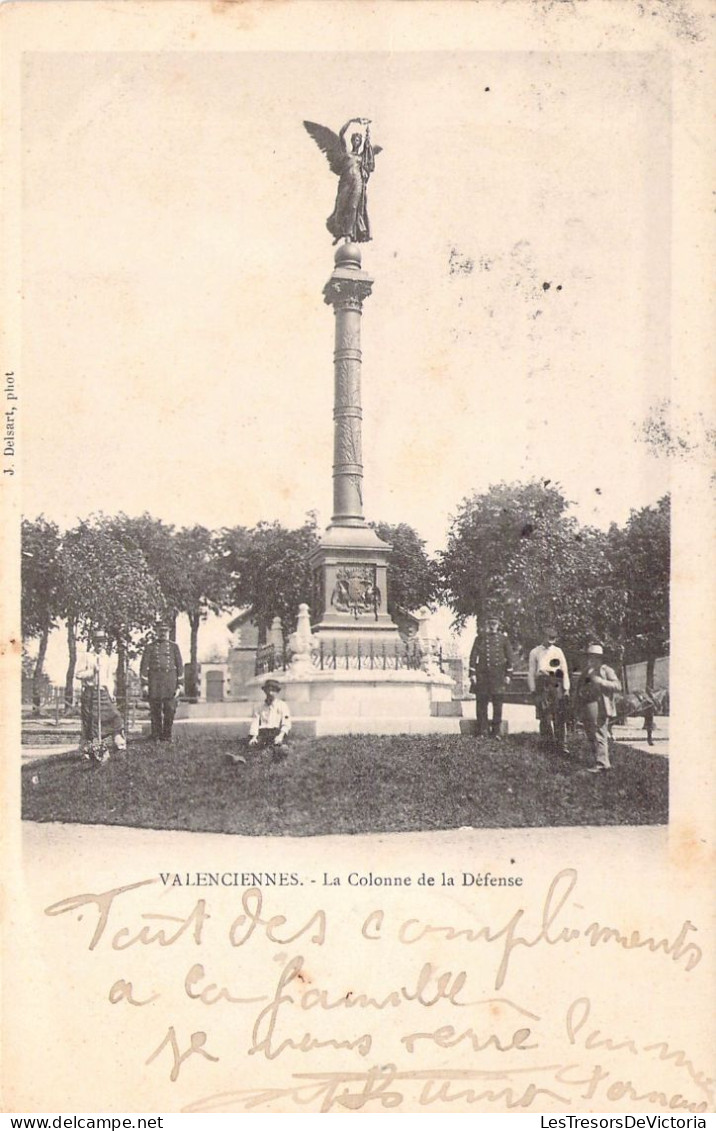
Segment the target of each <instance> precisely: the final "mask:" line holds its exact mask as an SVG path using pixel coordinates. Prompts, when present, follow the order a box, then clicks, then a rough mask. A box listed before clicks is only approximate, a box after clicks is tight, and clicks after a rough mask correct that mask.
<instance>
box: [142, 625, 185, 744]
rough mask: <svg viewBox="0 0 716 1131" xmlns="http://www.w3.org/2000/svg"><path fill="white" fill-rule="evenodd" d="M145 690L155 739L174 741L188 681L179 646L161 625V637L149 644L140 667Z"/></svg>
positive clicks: (159, 634)
mask: <svg viewBox="0 0 716 1131" xmlns="http://www.w3.org/2000/svg"><path fill="white" fill-rule="evenodd" d="M139 675H140V678H141V681H142V690H143V691H144V692H146V694H147V697H148V699H149V714H150V717H151V720H152V738H153V739H154V740H155V741H158V742H171V737H172V725H173V723H174V715H175V713H176V709H177V699H178V696H179V695H180V693H181V689H182V685H183V682H184V664H183V661H182V658H181V652H180V651H179V645H178V644H176V643H175V642H174V641H173V640H170V639H169V628H168V626H167V625H166V624H165V623H164V622H163V621H161V622H159V624H158V625H157V639H156V640H153V641H152V642H151V644H147V647H146V648H145V649H144V655H143V656H142V664H141V667H140V669H139Z"/></svg>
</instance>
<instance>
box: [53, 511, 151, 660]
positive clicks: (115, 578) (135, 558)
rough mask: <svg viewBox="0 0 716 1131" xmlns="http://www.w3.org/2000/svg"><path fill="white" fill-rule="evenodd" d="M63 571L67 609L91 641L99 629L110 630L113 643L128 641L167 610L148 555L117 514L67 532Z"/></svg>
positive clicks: (87, 522) (88, 640)
mask: <svg viewBox="0 0 716 1131" xmlns="http://www.w3.org/2000/svg"><path fill="white" fill-rule="evenodd" d="M62 572H63V577H64V596H65V600H64V613H65V615H66V616H69V617H73V618H74V620H75V622H76V623H77V626H78V630H79V632H80V635H81V636H82V637H83V638H84V639H85V640H86V641H87V642H88V643H90V644H91V643H93V641H94V638H95V635H96V633H97V631H98V630H102V631H103V632H105V633H106V634H107V637H108V641H109V644H110V647H111V646H112V644H115V645H118V644H119V643H120V642H124V643H126V642H129V641H130V639H131V638H132V636H133V634H136V633H145V632H146V631H147V629H149V628H150V627H151V626H152V624H153V623H154V622H155V621H156V619H157V617H158V616H161V615H163V614H164V613H165V610H166V606H165V602H164V597H163V594H162V591H161V588H160V585H159V583H158V581H157V580H156V578H155V577H154V576H153V575H152V573H151V571H150V569H149V567H148V566H147V563H146V560H145V557H144V554H143V553H142V552H141V550H139V549H138V548H137V546H136V545H135V544H134V542H133V541H132V539H131V538H129V537H127V535H126V532H125V531H124V529H123V524H122V523H117V522H116V521H115V520H114V519H111V518H106V517H104V516H102V515H100V516H96V517H93V518H90V519H86V520H84V521H82V522H80V523H79V525H78V526H76V527H75V528H74V529H73V530H70V531H68V532H67V534H66V535H65V538H64V543H63V548H62ZM135 647H136V645H135Z"/></svg>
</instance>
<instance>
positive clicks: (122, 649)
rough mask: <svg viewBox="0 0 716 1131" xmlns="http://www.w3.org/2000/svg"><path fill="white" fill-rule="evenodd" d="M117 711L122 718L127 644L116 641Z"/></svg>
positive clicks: (122, 641) (125, 682)
mask: <svg viewBox="0 0 716 1131" xmlns="http://www.w3.org/2000/svg"><path fill="white" fill-rule="evenodd" d="M117 710H118V711H119V713H120V715H122V716H123V717H124V715H125V714H126V711H127V643H126V641H125V640H123V639H122V637H121V636H120V637H119V638H118V639H117Z"/></svg>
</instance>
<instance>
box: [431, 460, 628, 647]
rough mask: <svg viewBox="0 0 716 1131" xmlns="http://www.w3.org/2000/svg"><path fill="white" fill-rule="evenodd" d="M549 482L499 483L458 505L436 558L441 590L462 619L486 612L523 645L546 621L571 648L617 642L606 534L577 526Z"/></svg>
mask: <svg viewBox="0 0 716 1131" xmlns="http://www.w3.org/2000/svg"><path fill="white" fill-rule="evenodd" d="M568 511H569V502H568V500H567V499H566V498H565V496H564V494H563V493H562V490H561V488H560V487H559V486H558V485H556V484H551V483H543V482H539V481H532V482H529V483H512V484H507V483H499V484H497V485H495V486H492V487H490V488H489V490H488V491H487V492H485V493H484V494H477V493H476V494H474V495H472V496H471V497H470V498H468V499H465V500H464V501H463V503H462V504H461V506H460V508H459V510H458V513H457V515H456V517H455V519H454V520H453V522H452V526H451V528H450V531H449V535H448V543H447V548H446V550H445V552H444V553H443V554H441V555H440V556H439V557H440V572H441V577H442V585H443V594H444V597H445V599H446V600H447V602H448V604H449V605H450V607H451V608H452V609H453V610H454V612H455V614H456V620H457V622H458V623H460V624H464V622H465V620H466V619H467V617H469V616H471V615H475V616H477V617H478V620H480V621H483V620H484V619H485V617H486V616H487V615H489V614H490V613H494V614H496V615H498V616H499V617H500V618H501V620H502V621H503V623H504V625H505V628H506V629H507V631H508V632H509V633H510V634H511V636H512V637H513V638H514V639H515V640H516V641H519V642H520V643H522V644H523V645H525V646H530V645H532V644H533V643H534V642H535V641H536V640H538V639H539V637H540V634H541V630H542V629H543V628H544V626H545V624H546V623H547V622H554V623H555V624H556V626H557V627H558V628H559V630H560V632H561V634H562V636H563V638H564V639H567V640H569V641H570V642H571V643H572V645H573V646H575V645H577V644H581V643H582V642H583V639H584V638H585V637H586V636H588V635H592V634H598V635H599V636H601V637H604V638H606V639H608V640H610V641H611V640H615V641H616V640H618V638H619V636H620V633H621V624H622V620H623V616H624V606H625V594H624V590H623V587H622V584H621V579H620V577H619V575H618V572H617V570H616V569H615V568H614V566H613V564H612V562H611V560H610V557H609V553H608V549H609V547H608V540H607V536H606V535H604V534H602V533H601V532H600V531H598V530H595V529H593V528H591V527H580V525H579V524H578V522H577V520H576V519H575V518H574V517H573V516H571V515H570V514H569V513H568Z"/></svg>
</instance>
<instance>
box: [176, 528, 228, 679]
mask: <svg viewBox="0 0 716 1131" xmlns="http://www.w3.org/2000/svg"><path fill="white" fill-rule="evenodd" d="M174 544H175V549H176V553H177V556H178V559H179V561H180V562H181V573H182V580H181V586H180V589H179V590H178V596H179V610H180V611H181V612H184V613H186V615H187V617H188V618H189V627H190V631H191V643H190V659H189V663H190V671H189V678H188V680H187V684H186V691H187V694H188V695H190V696H192V697H193V696H196V695H197V693H198V689H197V673H198V649H199V626H200V624H201V622H202V620H204V619H205V617H206V616H207V615H208V614H209V613H210V612H213V613H218V612H220V611H221V609H222V608H225V607H226V606H227V604H228V603H229V601H230V600H231V577H230V575H229V573H228V571H227V565H226V559H225V558H224V556H223V555H222V553H221V546H220V544H219V543H218V540H217V538H216V536H215V535H214V534H213V533H212V532H211V531H210V530H207V528H206V527H205V526H192V527H188V528H186V529H184V530H180V531H178V533H177V534H176V536H175V542H174Z"/></svg>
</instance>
